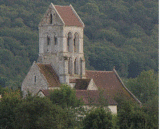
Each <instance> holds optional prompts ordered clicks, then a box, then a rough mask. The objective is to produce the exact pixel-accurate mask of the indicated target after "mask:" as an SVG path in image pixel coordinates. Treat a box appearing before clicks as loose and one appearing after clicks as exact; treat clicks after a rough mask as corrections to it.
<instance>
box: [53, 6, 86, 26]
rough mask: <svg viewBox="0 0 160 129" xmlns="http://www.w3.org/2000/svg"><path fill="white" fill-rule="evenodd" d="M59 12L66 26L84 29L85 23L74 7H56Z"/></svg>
mask: <svg viewBox="0 0 160 129" xmlns="http://www.w3.org/2000/svg"><path fill="white" fill-rule="evenodd" d="M55 8H56V10H57V12H58V13H59V15H60V17H61V18H62V19H63V21H64V23H65V25H66V26H78V27H84V23H83V22H82V20H81V19H80V17H79V16H78V14H77V13H76V11H75V10H74V8H73V7H72V5H70V6H60V5H55Z"/></svg>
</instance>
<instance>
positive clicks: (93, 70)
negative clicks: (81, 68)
mask: <svg viewBox="0 0 160 129" xmlns="http://www.w3.org/2000/svg"><path fill="white" fill-rule="evenodd" d="M86 71H89V72H113V71H98V70H86Z"/></svg>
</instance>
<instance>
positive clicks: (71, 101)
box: [49, 85, 82, 108]
mask: <svg viewBox="0 0 160 129" xmlns="http://www.w3.org/2000/svg"><path fill="white" fill-rule="evenodd" d="M49 97H50V100H51V101H52V103H53V104H57V105H59V106H61V107H62V108H69V107H78V106H80V105H81V104H82V102H81V100H78V99H77V98H76V92H75V90H74V89H71V88H70V87H69V86H68V85H62V86H61V87H60V89H55V90H53V91H51V92H50V96H49Z"/></svg>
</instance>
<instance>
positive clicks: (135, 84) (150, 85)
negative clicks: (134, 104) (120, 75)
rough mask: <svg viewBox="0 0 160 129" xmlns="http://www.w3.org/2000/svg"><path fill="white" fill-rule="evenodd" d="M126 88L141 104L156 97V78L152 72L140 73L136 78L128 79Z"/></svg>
mask: <svg viewBox="0 0 160 129" xmlns="http://www.w3.org/2000/svg"><path fill="white" fill-rule="evenodd" d="M127 87H128V88H129V89H130V90H131V91H132V93H133V94H134V95H135V96H137V97H138V98H139V100H140V101H141V102H143V103H145V102H147V101H148V100H150V99H152V98H153V97H154V96H155V95H158V77H157V76H156V75H155V74H154V70H149V71H142V72H141V74H140V75H138V76H137V78H133V79H131V78H130V79H129V80H128V82H127Z"/></svg>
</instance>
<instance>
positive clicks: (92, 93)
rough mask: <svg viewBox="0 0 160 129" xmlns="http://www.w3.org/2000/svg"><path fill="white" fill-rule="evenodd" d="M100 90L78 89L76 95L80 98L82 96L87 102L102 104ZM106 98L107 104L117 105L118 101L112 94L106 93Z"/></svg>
mask: <svg viewBox="0 0 160 129" xmlns="http://www.w3.org/2000/svg"><path fill="white" fill-rule="evenodd" d="M99 95H100V92H99V91H98V90H76V96H77V98H78V99H80V98H82V100H83V101H84V103H85V104H87V105H88V104H100V103H99V99H100V97H99ZM104 99H105V100H106V104H109V105H117V104H118V103H117V102H116V101H115V100H114V99H112V98H111V97H110V96H108V95H106V94H105V93H104Z"/></svg>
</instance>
